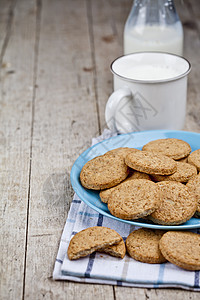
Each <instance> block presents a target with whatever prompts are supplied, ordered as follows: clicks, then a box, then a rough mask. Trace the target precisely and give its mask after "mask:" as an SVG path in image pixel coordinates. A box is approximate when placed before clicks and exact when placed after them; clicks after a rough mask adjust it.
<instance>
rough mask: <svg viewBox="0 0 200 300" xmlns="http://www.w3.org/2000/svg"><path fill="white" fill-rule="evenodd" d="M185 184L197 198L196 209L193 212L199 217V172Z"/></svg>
mask: <svg viewBox="0 0 200 300" xmlns="http://www.w3.org/2000/svg"><path fill="white" fill-rule="evenodd" d="M186 186H187V188H188V190H189V191H190V192H191V193H194V194H195V196H196V198H197V210H196V213H195V217H198V218H200V174H199V175H196V176H195V177H193V178H192V179H190V180H189V181H188V183H187V184H186Z"/></svg>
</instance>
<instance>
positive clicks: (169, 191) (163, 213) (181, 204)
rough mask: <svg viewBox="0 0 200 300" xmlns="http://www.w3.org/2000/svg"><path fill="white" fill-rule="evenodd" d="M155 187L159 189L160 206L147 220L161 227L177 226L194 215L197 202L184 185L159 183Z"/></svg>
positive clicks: (168, 182) (166, 182) (173, 182)
mask: <svg viewBox="0 0 200 300" xmlns="http://www.w3.org/2000/svg"><path fill="white" fill-rule="evenodd" d="M156 185H157V186H158V187H159V188H160V198H161V204H160V206H159V208H158V209H157V210H156V211H154V212H153V213H152V214H151V215H150V216H148V219H150V220H151V221H153V222H154V223H156V224H161V225H179V224H182V223H185V222H186V221H188V220H189V219H190V218H191V217H192V216H193V215H194V213H195V211H196V208H197V200H196V197H195V196H194V195H192V194H191V193H189V191H188V188H187V187H186V186H185V185H184V184H182V183H180V182H176V181H161V182H158V183H156Z"/></svg>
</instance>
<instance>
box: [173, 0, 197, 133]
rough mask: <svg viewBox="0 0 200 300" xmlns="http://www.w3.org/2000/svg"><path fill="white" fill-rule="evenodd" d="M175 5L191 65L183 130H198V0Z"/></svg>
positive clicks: (185, 51)
mask: <svg viewBox="0 0 200 300" xmlns="http://www.w3.org/2000/svg"><path fill="white" fill-rule="evenodd" d="M194 2H195V7H194V4H193V3H194ZM176 7H177V11H178V13H179V16H180V19H181V21H182V23H183V28H184V56H185V57H186V58H187V59H188V60H189V61H190V63H191V65H192V71H191V73H190V74H189V78H188V98H187V115H186V123H185V130H188V131H196V132H200V117H199V115H200V101H199V93H200V85H199V79H198V78H199V74H200V55H199V49H200V38H199V31H198V27H197V21H196V20H198V18H195V15H194V11H197V12H198V11H199V10H200V1H193V2H191V1H176Z"/></svg>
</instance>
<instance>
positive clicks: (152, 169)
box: [125, 151, 177, 175]
mask: <svg viewBox="0 0 200 300" xmlns="http://www.w3.org/2000/svg"><path fill="white" fill-rule="evenodd" d="M125 162H126V164H127V165H128V166H129V167H130V168H132V169H134V170H137V171H140V172H144V173H147V174H156V175H170V174H173V173H175V171H176V169H177V166H176V162H175V161H174V160H173V159H172V158H169V157H167V156H164V155H160V154H155V153H150V152H147V151H139V152H136V153H131V154H128V155H127V156H126V158H125Z"/></svg>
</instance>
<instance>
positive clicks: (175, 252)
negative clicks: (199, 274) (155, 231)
mask: <svg viewBox="0 0 200 300" xmlns="http://www.w3.org/2000/svg"><path fill="white" fill-rule="evenodd" d="M159 248H160V250H161V252H162V254H163V256H164V257H165V258H166V259H167V260H168V261H170V262H171V263H173V264H175V265H177V266H179V267H181V268H183V269H186V270H200V235H199V234H196V233H192V232H187V231H168V232H167V233H165V234H164V235H163V236H162V238H161V239H160V242H159Z"/></svg>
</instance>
